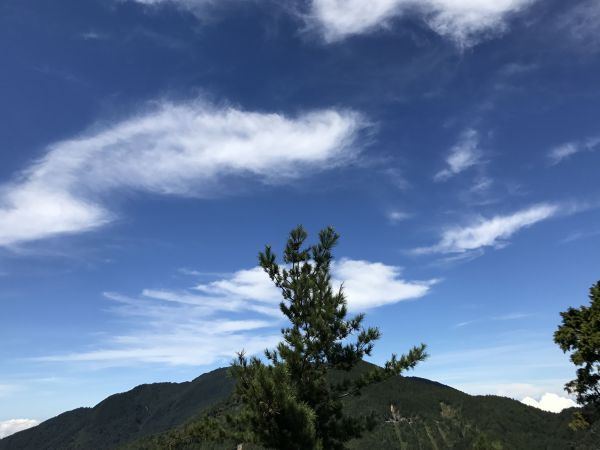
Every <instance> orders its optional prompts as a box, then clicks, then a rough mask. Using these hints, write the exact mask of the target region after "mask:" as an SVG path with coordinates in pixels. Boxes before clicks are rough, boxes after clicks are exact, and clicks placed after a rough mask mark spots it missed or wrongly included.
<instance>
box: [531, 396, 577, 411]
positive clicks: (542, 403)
mask: <svg viewBox="0 0 600 450" xmlns="http://www.w3.org/2000/svg"><path fill="white" fill-rule="evenodd" d="M521 403H524V404H526V405H528V406H533V407H534V408H538V409H541V410H543V411H548V412H553V413H559V412H561V411H562V410H563V409H567V408H573V407H576V406H577V403H575V402H574V401H573V400H571V399H570V398H568V397H561V396H560V395H556V394H553V393H551V392H547V393H545V394H544V395H542V396H541V397H540V400H539V401H537V400H535V399H533V398H531V397H525V398H524V399H523V400H521Z"/></svg>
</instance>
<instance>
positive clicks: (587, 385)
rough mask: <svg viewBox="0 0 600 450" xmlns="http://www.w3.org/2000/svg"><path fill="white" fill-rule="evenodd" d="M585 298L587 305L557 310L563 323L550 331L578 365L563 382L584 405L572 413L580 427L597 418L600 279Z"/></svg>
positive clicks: (599, 415) (599, 405)
mask: <svg viewBox="0 0 600 450" xmlns="http://www.w3.org/2000/svg"><path fill="white" fill-rule="evenodd" d="M589 298H590V306H589V307H588V306H580V307H579V308H569V309H568V310H567V311H565V312H562V313H560V315H561V316H562V322H563V323H562V325H560V326H559V327H558V330H557V331H556V332H555V333H554V342H556V343H557V344H558V345H559V346H560V348H561V349H562V351H563V352H571V361H572V362H573V363H574V364H575V365H576V366H578V367H579V368H578V369H577V378H575V379H574V380H572V381H570V382H568V383H567V384H566V385H565V389H566V390H567V391H568V392H569V393H571V394H576V395H577V402H578V403H579V404H581V405H582V406H584V410H583V412H584V414H583V415H582V414H581V413H577V414H576V415H575V420H574V421H573V422H572V423H571V425H572V427H573V428H584V427H585V426H586V425H587V424H588V421H590V420H597V419H598V418H600V281H598V282H597V283H596V284H595V285H593V286H592V287H591V288H590V295H589Z"/></svg>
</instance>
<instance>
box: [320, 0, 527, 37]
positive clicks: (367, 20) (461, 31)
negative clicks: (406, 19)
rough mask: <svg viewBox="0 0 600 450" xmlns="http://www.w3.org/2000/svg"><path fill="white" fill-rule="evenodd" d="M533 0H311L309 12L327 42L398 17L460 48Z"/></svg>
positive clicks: (503, 24)
mask: <svg viewBox="0 0 600 450" xmlns="http://www.w3.org/2000/svg"><path fill="white" fill-rule="evenodd" d="M533 2H534V0H422V1H417V0H372V1H368V2H366V1H363V0H312V3H311V11H310V14H309V15H308V20H309V21H310V23H313V24H315V25H316V26H317V27H318V29H319V30H320V32H321V34H322V35H323V37H324V39H325V40H326V41H328V42H335V41H340V40H342V39H345V38H347V37H349V36H352V35H357V34H365V33H369V32H373V31H376V30H378V29H382V28H386V27H389V26H390V23H391V22H392V21H393V20H394V19H396V18H398V17H401V16H405V15H411V16H413V17H415V16H416V17H418V18H420V19H421V20H423V21H424V22H425V23H426V24H427V25H428V26H429V27H430V28H431V29H432V30H433V31H435V32H436V33H438V34H439V35H441V36H443V37H446V38H448V39H451V40H452V41H454V42H455V43H456V44H458V45H459V46H461V47H468V46H471V45H474V44H476V43H477V42H479V41H480V40H482V39H484V38H485V37H486V36H489V35H496V34H499V33H502V32H504V31H505V30H506V29H507V28H508V20H509V18H510V16H511V15H514V14H517V13H519V12H521V11H523V10H524V9H526V8H527V7H528V6H529V5H530V4H532V3H533Z"/></svg>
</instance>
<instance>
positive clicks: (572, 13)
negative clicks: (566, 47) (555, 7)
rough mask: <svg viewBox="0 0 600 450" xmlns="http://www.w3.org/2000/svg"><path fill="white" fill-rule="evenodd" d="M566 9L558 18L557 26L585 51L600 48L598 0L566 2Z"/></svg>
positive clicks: (599, 5)
mask: <svg viewBox="0 0 600 450" xmlns="http://www.w3.org/2000/svg"><path fill="white" fill-rule="evenodd" d="M565 6H566V8H565V11H564V12H563V14H560V15H559V17H558V20H557V28H558V29H559V30H560V32H561V33H563V34H565V35H566V36H567V37H569V38H570V41H571V42H573V43H574V44H575V45H576V46H577V47H578V48H580V49H581V50H582V51H585V52H595V51H598V50H599V49H600V36H598V24H600V3H598V1H597V0H583V1H580V2H577V3H576V4H575V5H572V4H571V3H565Z"/></svg>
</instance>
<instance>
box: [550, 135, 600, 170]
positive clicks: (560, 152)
mask: <svg viewBox="0 0 600 450" xmlns="http://www.w3.org/2000/svg"><path fill="white" fill-rule="evenodd" d="M598 149H600V137H593V138H588V139H586V140H583V141H578V142H567V143H565V144H562V145H559V146H558V147H555V148H553V149H552V150H550V152H549V153H548V158H549V159H550V162H551V163H552V164H553V165H555V164H559V163H561V162H563V161H564V160H565V159H568V158H570V157H571V156H573V155H575V154H577V153H581V152H593V151H595V150H598Z"/></svg>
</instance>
